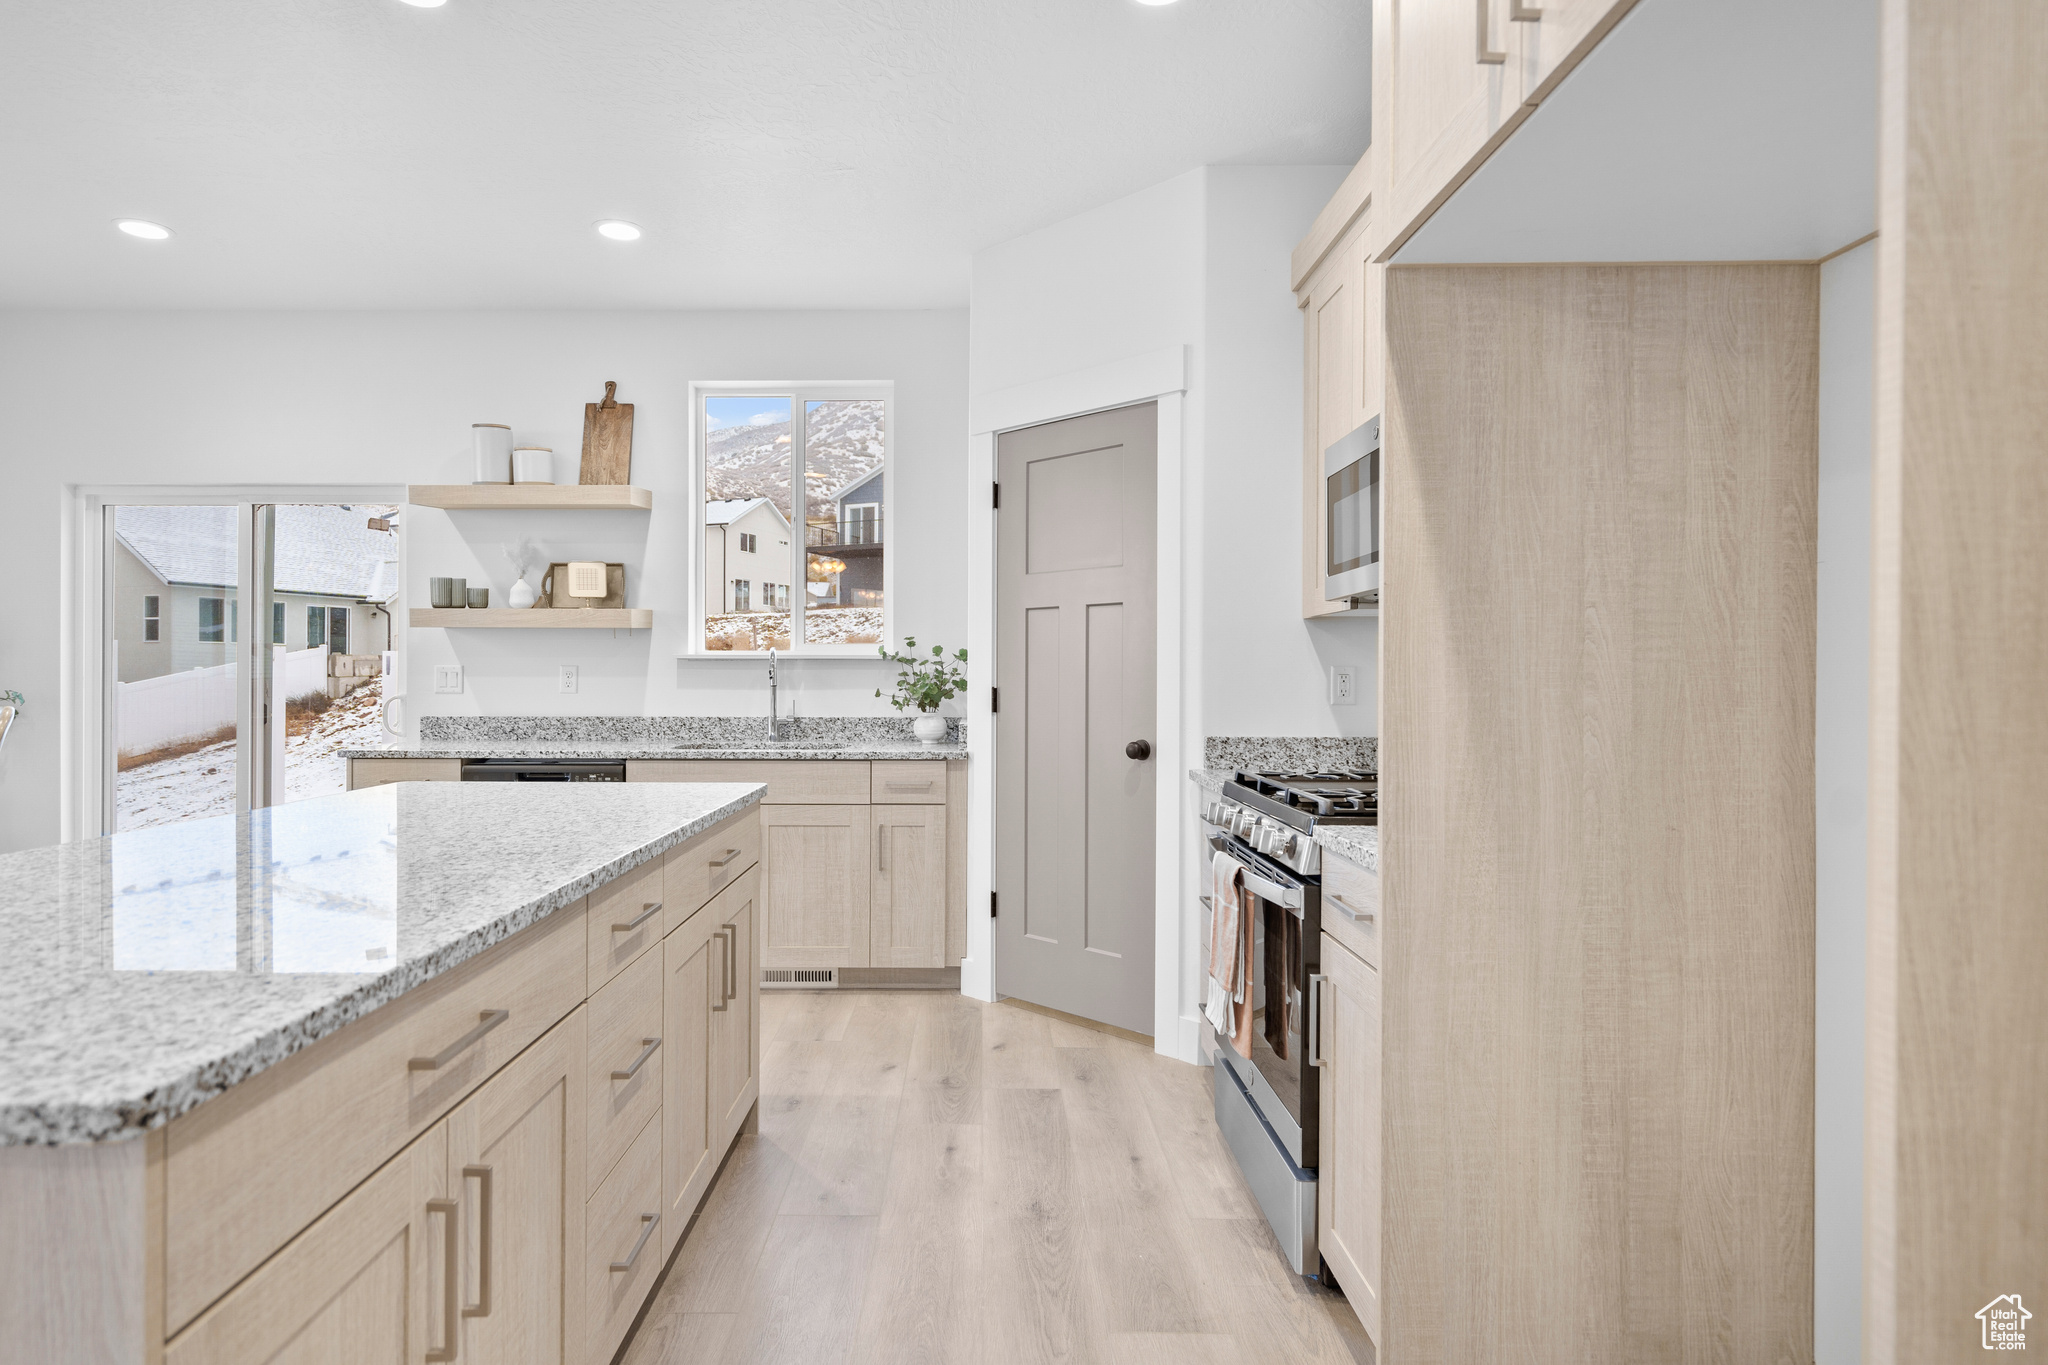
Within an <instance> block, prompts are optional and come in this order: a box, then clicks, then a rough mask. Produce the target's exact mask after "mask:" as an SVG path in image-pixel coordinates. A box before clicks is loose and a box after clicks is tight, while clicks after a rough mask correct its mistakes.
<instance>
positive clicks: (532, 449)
mask: <svg viewBox="0 0 2048 1365" xmlns="http://www.w3.org/2000/svg"><path fill="white" fill-rule="evenodd" d="M554 481H555V452H554V451H553V450H552V449H551V448H549V447H547V446H516V447H514V448H513V451H512V482H514V483H553V482H554Z"/></svg>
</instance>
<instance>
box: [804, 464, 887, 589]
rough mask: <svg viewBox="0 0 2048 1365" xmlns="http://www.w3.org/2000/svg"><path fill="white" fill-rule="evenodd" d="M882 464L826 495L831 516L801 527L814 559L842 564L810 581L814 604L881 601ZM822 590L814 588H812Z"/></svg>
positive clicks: (883, 524) (883, 527)
mask: <svg viewBox="0 0 2048 1365" xmlns="http://www.w3.org/2000/svg"><path fill="white" fill-rule="evenodd" d="M884 473H885V470H884V467H883V466H882V465H876V466H875V467H874V468H873V469H872V470H869V471H868V472H867V473H865V474H862V475H860V476H859V477H857V478H855V479H854V480H853V481H852V482H851V483H848V484H846V485H844V486H843V487H841V488H838V489H836V490H834V491H833V492H831V493H829V494H827V495H826V497H825V501H827V502H830V503H831V504H832V513H831V519H829V520H818V521H813V522H812V523H811V524H810V525H808V526H806V527H805V528H804V543H805V545H806V546H807V547H809V551H810V554H811V556H812V557H813V558H829V559H834V560H837V561H838V562H840V563H842V564H844V565H845V566H846V567H845V569H843V570H841V571H840V572H839V573H838V574H837V575H835V576H833V577H832V578H830V579H828V580H827V581H826V582H825V583H822V584H813V585H812V587H813V589H814V591H813V592H812V593H811V605H812V606H814V607H879V606H881V605H882V541H883V531H884V529H885V527H886V521H885V519H884V517H883V510H884V506H883V497H882V489H883V487H884V485H885V483H886V480H885V479H884V477H883V475H884ZM820 587H822V588H824V589H825V591H823V592H818V591H815V589H817V588H820Z"/></svg>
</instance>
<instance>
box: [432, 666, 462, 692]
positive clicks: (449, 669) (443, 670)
mask: <svg viewBox="0 0 2048 1365" xmlns="http://www.w3.org/2000/svg"><path fill="white" fill-rule="evenodd" d="M434 690H435V691H436V692H448V693H456V694H459V693H460V692H461V691H462V665H461V664H435V665H434Z"/></svg>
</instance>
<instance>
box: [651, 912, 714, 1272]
mask: <svg viewBox="0 0 2048 1365" xmlns="http://www.w3.org/2000/svg"><path fill="white" fill-rule="evenodd" d="M712 919H713V917H712V916H710V915H707V914H698V915H695V916H693V917H692V918H690V919H689V920H688V921H686V922H685V923H684V924H683V925H682V926H681V927H680V928H678V929H677V930H676V931H675V932H674V933H672V934H670V935H669V936H668V939H667V941H666V942H664V943H663V944H662V952H661V958H662V971H663V974H664V977H665V984H664V985H663V987H662V992H661V1008H662V1060H661V1124H662V1140H661V1192H662V1222H661V1244H662V1255H663V1256H664V1257H666V1256H667V1255H668V1253H669V1252H671V1251H673V1250H674V1249H675V1245H676V1242H677V1241H678V1240H679V1239H680V1238H681V1237H682V1235H683V1225H684V1224H686V1223H688V1222H689V1220H690V1213H691V1211H692V1210H694V1209H695V1208H696V1207H697V1201H698V1200H699V1199H701V1198H702V1197H703V1195H704V1191H705V1190H706V1189H707V1188H708V1187H709V1186H710V1184H711V1174H712V1172H713V1171H714V1170H716V1169H717V1166H718V1163H717V1161H716V1160H715V1159H714V1157H715V1154H716V1153H717V1152H719V1151H721V1150H723V1149H722V1148H720V1147H718V1146H717V1139H716V1137H715V1135H714V1134H713V1133H712V1130H711V1083H710V1068H711V1006H712V1004H713V1003H714V1002H715V1001H717V1000H719V999H720V998H721V997H722V996H723V994H724V990H725V960H724V952H725V944H724V942H723V940H722V939H719V938H717V937H715V935H714V933H713V930H714V929H715V928H716V926H715V925H714V924H713V923H712Z"/></svg>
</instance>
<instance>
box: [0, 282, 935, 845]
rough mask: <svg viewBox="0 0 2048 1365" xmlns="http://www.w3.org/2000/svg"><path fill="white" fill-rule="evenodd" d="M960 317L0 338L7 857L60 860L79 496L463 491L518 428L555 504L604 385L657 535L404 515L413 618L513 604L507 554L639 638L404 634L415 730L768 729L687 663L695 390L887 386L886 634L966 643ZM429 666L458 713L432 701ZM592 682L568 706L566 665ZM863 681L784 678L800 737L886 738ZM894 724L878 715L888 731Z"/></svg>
mask: <svg viewBox="0 0 2048 1365" xmlns="http://www.w3.org/2000/svg"><path fill="white" fill-rule="evenodd" d="M966 333H967V319H966V315H965V314H964V313H962V312H960V311H957V310H951V311H930V312H815V313H791V312H727V313H662V312H645V313H595V312H592V313H538V312H530V313H519V312H503V313H460V312H450V313H404V314H399V313H381V312H362V313H340V312H337V313H201V312H184V313H118V312H9V313H0V487H4V488H5V489H6V493H7V499H8V503H9V512H10V516H9V524H8V535H7V547H8V556H7V567H8V569H9V573H10V581H11V584H12V589H11V591H10V592H8V593H7V594H6V595H5V596H4V597H0V689H4V688H8V687H15V688H19V689H20V690H21V691H22V692H24V693H25V694H27V697H28V705H27V707H26V709H25V710H24V713H23V718H22V720H21V722H20V723H19V724H18V725H17V726H16V728H15V730H14V731H13V733H12V734H11V735H10V736H9V738H8V741H7V748H6V752H5V753H4V755H0V849H16V848H25V847H32V846H34V845H37V844H45V843H54V842H56V840H57V838H58V832H59V824H58V810H57V806H58V803H57V802H56V801H55V800H54V799H53V797H54V795H55V793H56V791H57V777H58V752H59V726H58V720H59V705H58V702H59V695H60V685H59V669H60V655H61V650H60V636H61V630H60V626H61V623H60V619H59V618H60V612H59V605H58V604H59V596H60V588H61V583H62V572H63V571H62V567H61V566H62V563H63V558H64V557H63V553H62V550H63V546H64V534H63V532H62V531H61V529H60V521H61V512H62V508H63V505H64V487H65V485H67V484H152V483H153V484H166V483H170V484H179V483H189V484H225V483H248V484H280V485H284V484H294V483H300V484H311V483H325V484H341V483H346V484H394V483H450V482H466V481H467V480H468V478H469V476H470V472H471V469H470V458H469V453H468V438H469V424H470V423H472V422H507V423H510V424H511V425H512V427H513V430H514V434H515V436H516V437H517V438H518V440H519V442H520V443H521V444H538V445H548V446H553V447H554V448H555V450H556V452H557V457H558V463H559V465H560V468H559V470H558V475H557V476H558V477H562V476H563V475H568V476H569V477H571V478H573V474H570V473H569V471H571V470H573V468H574V461H575V457H576V454H577V452H578V451H579V449H580V446H581V441H582V434H581V433H582V414H583V404H584V402H585V401H587V400H590V399H594V398H598V397H601V396H602V395H603V392H604V381H605V380H607V379H615V380H617V381H618V382H619V394H620V397H621V398H622V399H625V400H627V401H630V402H632V403H634V404H635V405H636V406H635V411H634V440H633V451H634V461H633V477H634V481H635V482H636V483H639V484H642V485H645V486H647V487H650V488H652V489H653V490H654V492H655V509H654V511H653V512H652V513H651V514H627V513H547V514H525V513H510V512H475V513H464V514H460V515H451V514H448V513H443V512H437V511H432V510H429V509H409V512H408V519H407V526H406V544H405V550H404V553H405V555H406V559H407V564H406V571H407V575H408V577H407V582H406V591H407V592H408V594H409V595H410V597H411V600H412V601H413V602H415V603H424V602H425V601H426V580H427V577H428V576H429V575H430V574H452V575H456V576H464V577H469V578H472V579H481V580H484V581H488V582H489V584H490V586H491V588H492V590H493V601H494V602H498V601H502V600H503V599H502V597H501V596H500V594H502V593H503V592H504V591H505V590H506V589H507V588H508V587H509V586H510V583H511V581H512V571H511V567H510V565H509V564H508V563H507V562H506V561H505V558H504V556H503V553H502V547H503V546H504V545H506V544H508V543H510V542H511V541H513V540H514V539H516V538H517V537H519V536H520V535H522V534H526V535H532V536H534V537H535V538H536V539H537V540H538V541H539V542H540V544H541V546H542V547H543V548H544V549H545V550H546V551H547V552H548V553H549V554H550V555H551V556H552V557H553V558H556V559H570V558H593V559H610V560H615V561H621V562H624V563H625V564H626V565H627V592H628V600H629V601H631V602H633V603H634V604H635V605H644V606H651V607H653V608H654V610H655V619H656V626H655V628H654V630H652V631H651V632H642V633H640V634H637V635H633V636H627V635H620V636H619V637H617V638H613V637H612V636H611V635H610V634H608V633H605V632H598V631H591V632H585V633H577V634H570V633H567V632H562V633H556V632H547V633H544V634H541V635H538V636H530V635H527V634H526V633H525V632H502V633H500V632H485V631H452V632H450V631H418V632H414V633H413V638H412V640H411V648H410V650H409V651H408V652H409V655H410V659H409V668H408V689H409V693H410V697H409V700H410V702H411V707H410V714H409V716H408V720H409V721H412V722H414V723H416V720H417V717H418V716H419V715H420V714H422V713H423V712H424V711H426V710H429V709H440V710H446V711H501V712H520V713H529V712H530V713H598V714H615V713H639V712H642V711H647V712H655V713H708V714H728V713H730V714H747V713H750V712H758V713H762V714H765V709H766V702H765V687H764V684H763V682H762V678H761V676H760V672H761V670H760V669H759V667H758V666H757V665H750V664H746V663H727V662H724V661H704V662H696V661H692V662H688V663H685V662H680V661H678V660H677V658H676V655H677V654H678V653H679V651H680V649H681V646H682V629H683V623H684V621H685V620H686V618H687V610H686V609H687V606H688V603H687V600H686V596H685V594H686V592H687V588H688V585H689V582H690V577H691V576H690V573H689V568H690V566H689V562H688V555H687V539H686V535H685V528H686V525H687V521H686V518H687V517H688V516H689V508H688V507H687V506H686V502H687V498H686V489H687V486H688V485H687V477H686V473H687V465H686V459H687V425H686V408H687V385H688V383H689V381H691V380H693V379H696V380H705V379H783V378H793V379H893V380H895V381H896V385H897V388H896V394H897V413H896V420H897V423H898V425H897V436H896V443H895V449H896V452H897V455H896V458H897V460H898V470H899V480H900V482H899V485H898V486H899V489H900V493H899V502H900V504H901V506H900V508H899V509H898V512H897V514H896V524H897V525H898V526H901V527H903V528H904V534H903V535H902V537H901V538H899V539H897V540H896V543H895V544H894V545H892V546H891V551H892V553H895V554H897V555H898V556H899V559H898V563H897V574H896V581H897V584H898V597H899V599H900V600H899V602H898V604H897V607H898V615H897V629H898V631H899V633H902V632H908V633H911V634H915V635H917V636H918V637H919V638H920V639H947V640H950V639H953V638H955V637H957V636H959V635H960V634H961V633H962V631H963V626H964V617H965V602H966V599H965V590H964V587H963V584H962V581H961V575H960V574H959V572H958V565H959V563H960V561H961V559H962V558H963V556H964V553H965V536H964V531H963V529H962V527H961V525H960V520H961V519H960V515H959V508H960V506H961V499H962V498H963V496H964V495H965V486H964V483H963V481H962V478H963V476H962V473H961V461H960V450H961V433H962V432H963V431H964V430H965V427H966V394H967V366H966V359H967V357H966V342H967V335H966ZM436 662H459V663H461V664H463V665H464V666H465V669H466V673H467V687H468V690H467V691H466V692H465V693H464V694H463V695H462V696H459V697H440V698H435V697H433V696H432V695H431V683H430V679H431V672H430V670H431V668H432V665H433V664H434V663H436ZM558 663H576V664H578V665H580V666H581V671H582V688H581V691H580V692H578V693H577V694H576V695H574V696H561V695H558V694H557V693H556V692H555V690H554V675H555V665H556V664H558ZM880 675H881V670H880V666H879V663H877V664H869V663H866V662H863V661H845V662H841V661H832V662H823V661H816V662H806V663H800V664H797V665H795V666H793V667H792V668H791V669H790V671H789V672H788V673H787V674H785V678H786V679H787V680H788V681H787V683H786V685H787V686H789V687H790V688H791V690H793V692H794V693H795V695H796V697H797V700H798V703H799V705H800V706H801V707H802V708H803V710H804V712H805V713H806V714H824V713H827V712H838V713H843V714H859V713H874V712H876V711H877V710H878V708H884V707H885V705H886V704H885V703H883V702H881V701H878V700H877V699H876V698H875V697H874V696H873V693H874V690H875V687H876V685H877V683H878V682H879V680H880ZM892 714H893V713H892Z"/></svg>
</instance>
